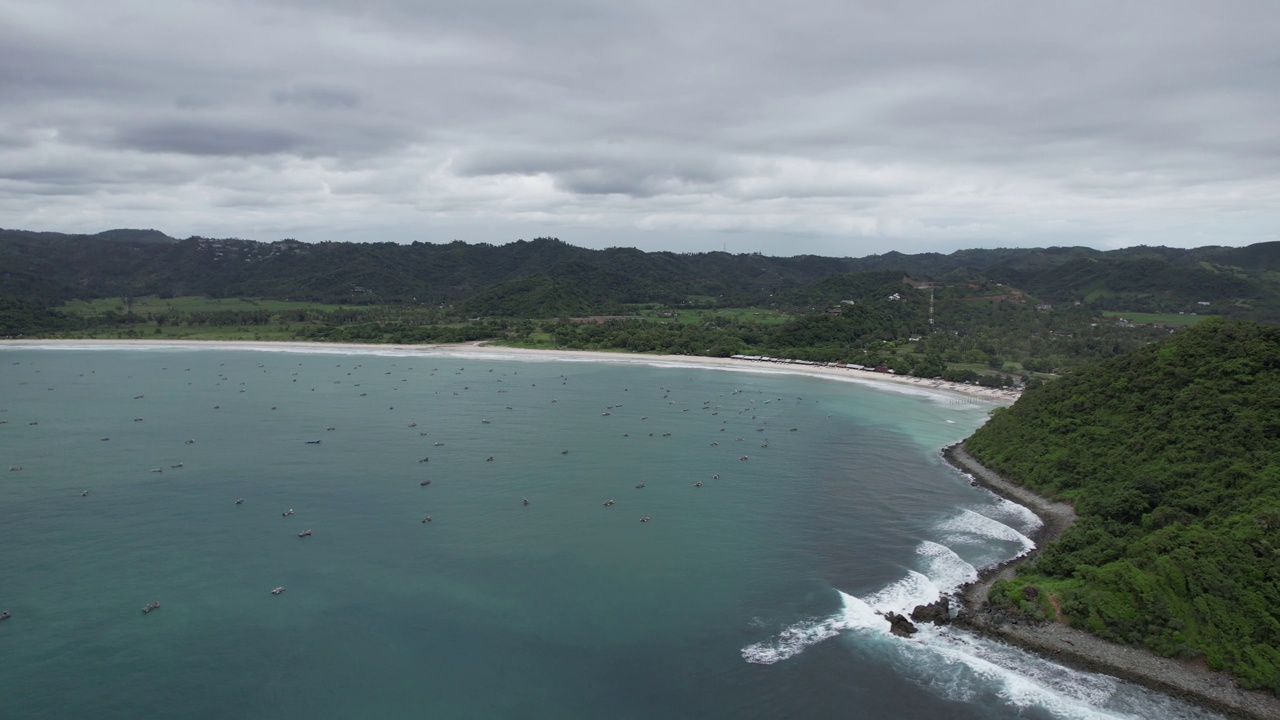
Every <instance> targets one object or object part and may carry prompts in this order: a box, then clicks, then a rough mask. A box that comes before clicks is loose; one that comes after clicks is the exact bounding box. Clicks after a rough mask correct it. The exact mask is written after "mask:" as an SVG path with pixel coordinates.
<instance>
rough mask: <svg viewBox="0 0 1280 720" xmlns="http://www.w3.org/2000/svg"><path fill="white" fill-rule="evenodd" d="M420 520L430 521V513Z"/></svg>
mask: <svg viewBox="0 0 1280 720" xmlns="http://www.w3.org/2000/svg"><path fill="white" fill-rule="evenodd" d="M422 522H424V523H429V522H431V516H430V515H428V516H426V517H424V518H422Z"/></svg>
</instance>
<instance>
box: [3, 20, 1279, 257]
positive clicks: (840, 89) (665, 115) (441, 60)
mask: <svg viewBox="0 0 1280 720" xmlns="http://www.w3.org/2000/svg"><path fill="white" fill-rule="evenodd" d="M690 6H693V7H690ZM1277 26H1280V5H1277V4H1275V3H1274V2H1271V0H1236V1H1232V0H1223V1H1222V2H1216V3H1207V2H1190V1H1185V0H1159V1H1156V0H1135V1H1134V2H1129V3H1114V2H1090V1H1088V0H1085V1H1082V2H1073V3H1048V2H1037V1H1033V2H1022V3H1009V2H968V3H953V2H946V1H945V0H931V1H926V0H917V1H910V0H908V1H905V2H903V1H892V2H890V1H888V0H883V1H879V0H864V1H863V2H857V3H852V2H845V1H839V2H823V1H814V0H806V1H805V2H801V3H798V4H797V3H791V4H783V3H776V2H756V1H755V0H737V1H735V2H715V1H709V2H700V3H687V2H679V3H677V2H664V1H662V0H658V1H653V0H647V1H646V2H632V3H622V2H618V3H597V2H586V1H585V0H545V1H544V2H540V3H523V2H513V1H512V0H480V1H476V2H467V3H456V2H420V1H418V0H365V1H364V2H362V3H359V4H356V3H349V2H337V1H336V0H328V1H314V0H307V1H305V2H304V1H303V0H239V1H234V2H233V1H231V0H227V1H225V2H208V1H196V0H166V1H165V2H159V1H158V0H155V1H148V2H144V1H142V0H34V1H28V0H11V1H10V2H6V3H4V4H2V5H0V224H3V225H4V226H5V227H21V228H28V229H41V230H62V231H68V232H77V231H93V232H96V231H98V230H102V229H106V228H109V227H138V226H142V227H155V228H158V229H161V230H164V231H166V232H168V233H170V234H172V235H177V236H186V235H190V234H201V235H217V236H239V237H251V238H255V239H264V240H270V239H277V238H281V237H296V238H299V239H303V240H326V239H334V240H391V241H396V242H409V241H413V240H424V241H433V242H447V241H449V240H452V239H455V238H457V239H462V240H467V241H472V242H494V243H502V242H508V241H511V240H514V239H517V238H531V237H535V236H540V235H553V236H557V237H560V238H562V239H564V240H567V241H569V242H572V243H574V244H579V245H585V246H591V247H606V246H611V245H635V246H639V247H642V248H645V249H667V250H689V251H702V250H711V249H721V248H727V249H729V250H730V251H739V252H742V251H761V252H765V253H769V254H778V255H790V254H796V253H802V252H812V253H819V254H828V255H865V254H870V253H877V252H884V251H887V250H891V249H896V250H904V251H921V250H951V249H956V248H960V247H973V246H997V245H1006V246H1008V245H1024V246H1025V245H1050V244H1085V245H1092V246H1095V247H1115V246H1121V245H1130V244H1138V243H1146V244H1167V245H1177V246H1194V245H1205V244H1225V245H1239V244H1246V243H1251V242H1259V241H1264V240H1275V239H1280V234H1278V227H1277V219H1278V218H1280V122H1277V121H1276V118H1277V117H1280V90H1277V88H1280V84H1278V83H1276V81H1275V79H1276V78H1277V77H1280V51H1277V50H1276V47H1277V46H1276V44H1275V42H1274V28H1275V27H1277Z"/></svg>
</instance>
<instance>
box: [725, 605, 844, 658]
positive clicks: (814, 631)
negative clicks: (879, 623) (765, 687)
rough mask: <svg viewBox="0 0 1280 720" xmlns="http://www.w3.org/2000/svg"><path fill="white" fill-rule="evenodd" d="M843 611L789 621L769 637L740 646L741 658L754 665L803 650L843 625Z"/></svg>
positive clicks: (836, 631) (837, 630)
mask: <svg viewBox="0 0 1280 720" xmlns="http://www.w3.org/2000/svg"><path fill="white" fill-rule="evenodd" d="M846 627H847V626H846V625H845V623H844V617H843V615H842V614H841V615H832V616H831V617H828V618H824V619H821V620H819V619H817V618H809V619H807V620H802V621H800V622H798V623H795V624H793V625H789V626H788V627H787V628H785V629H784V630H783V631H782V632H780V633H778V634H777V635H775V636H774V637H772V638H770V639H768V640H762V641H760V642H758V643H752V644H750V645H748V646H746V647H744V648H742V659H744V660H746V661H747V662H749V663H756V664H757V665H772V664H774V663H776V662H779V661H782V660H786V659H787V658H790V657H794V656H796V655H799V654H800V653H802V652H804V649H805V648H807V647H809V646H810V645H815V644H817V643H820V642H822V641H823V640H826V639H827V638H831V637H835V636H836V635H837V634H839V633H840V631H841V630H844V629H846Z"/></svg>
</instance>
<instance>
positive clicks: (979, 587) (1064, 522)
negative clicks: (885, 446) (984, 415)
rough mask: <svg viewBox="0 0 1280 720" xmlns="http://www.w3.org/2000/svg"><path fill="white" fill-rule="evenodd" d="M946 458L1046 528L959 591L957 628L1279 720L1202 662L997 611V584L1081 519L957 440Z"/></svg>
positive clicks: (1220, 709)
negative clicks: (1023, 550)
mask: <svg viewBox="0 0 1280 720" xmlns="http://www.w3.org/2000/svg"><path fill="white" fill-rule="evenodd" d="M941 454H942V457H943V459H945V460H946V461H947V462H948V463H949V464H950V465H951V466H952V467H953V468H955V469H956V470H958V471H960V472H961V473H964V474H965V475H967V476H968V477H970V478H971V480H972V482H973V483H974V484H975V485H977V486H979V487H982V488H985V489H987V490H989V491H991V492H993V493H995V494H996V495H999V496H1001V497H1003V498H1005V499H1007V500H1011V501H1013V502H1016V503H1018V504H1019V505H1023V506H1025V507H1027V508H1028V509H1030V510H1031V511H1032V512H1034V513H1035V514H1036V516H1037V517H1039V518H1040V520H1041V522H1043V523H1044V525H1043V526H1042V527H1041V529H1040V530H1039V531H1038V532H1036V533H1035V537H1033V538H1032V539H1033V540H1035V542H1036V548H1035V549H1034V550H1032V551H1031V552H1029V553H1027V554H1025V555H1023V556H1021V557H1018V558H1014V559H1013V560H1010V561H1009V562H1006V563H1002V564H1000V565H997V566H995V567H992V568H988V569H987V570H984V571H983V572H982V573H981V574H980V575H979V577H978V579H977V580H976V581H974V582H972V583H969V584H968V585H965V586H964V587H962V588H960V590H959V591H957V595H958V597H959V599H960V603H961V605H962V606H963V607H962V609H961V611H960V614H959V615H958V616H957V617H956V618H955V620H954V622H955V623H956V624H958V625H960V626H961V627H965V628H968V629H970V630H972V631H974V632H978V633H981V634H984V635H987V636H989V637H994V638H997V639H999V640H1002V641H1004V642H1007V643H1009V644H1011V645H1015V646H1017V647H1020V648H1023V649H1025V650H1029V651H1031V652H1034V653H1036V654H1037V655H1042V656H1044V657H1048V658H1051V659H1053V660H1056V661H1058V662H1061V663H1063V664H1064V665H1070V666H1073V667H1077V668H1080V669H1082V670H1086V671H1089V672H1097V673H1102V674H1105V675H1111V676H1112V677H1117V678H1120V679H1122V680H1126V681H1129V682H1132V683H1134V684H1137V685H1142V686H1143V687H1147V688H1150V689H1152V690H1156V691H1158V692H1162V693H1165V694H1167V695H1172V696H1173V697H1176V698H1178V699H1180V700H1184V701H1186V702H1189V703H1191V704H1194V705H1197V706H1199V707H1201V708H1204V709H1206V710H1210V711H1212V712H1216V713H1222V714H1224V715H1226V716H1228V717H1235V718H1247V719H1249V720H1267V719H1268V718H1277V717H1280V698H1276V697H1274V696H1272V695H1268V694H1266V693H1262V692H1257V691H1252V690H1244V689H1241V688H1239V687H1237V686H1236V684H1235V681H1234V680H1233V679H1232V678H1231V676H1230V675H1228V674H1227V673H1224V672H1214V671H1212V670H1209V669H1208V668H1207V667H1206V666H1204V665H1203V664H1196V663H1193V662H1188V661H1184V660H1175V659H1173V658H1167V657H1161V656H1159V655H1155V654H1153V653H1151V652H1149V651H1147V650H1145V649H1143V648H1138V647H1133V646H1129V645H1120V644H1117V643H1113V642H1111V641H1108V640H1103V639H1102V638H1099V637H1096V636H1094V635H1091V634H1089V633H1087V632H1085V631H1083V630H1079V629H1077V628H1073V627H1069V626H1067V625H1065V624H1062V623H1057V622H1044V623H1035V622H1031V621H1027V620H1018V619H1012V620H1011V619H1009V618H1007V617H1005V616H1003V614H999V613H995V612H991V610H990V609H989V608H988V607H987V592H988V591H989V589H990V588H991V585H992V584H993V583H994V582H995V581H996V580H998V579H1001V578H1009V577H1012V576H1013V574H1014V571H1015V570H1016V569H1017V567H1018V566H1019V565H1021V564H1022V563H1024V562H1026V561H1027V560H1029V559H1031V558H1033V557H1035V555H1036V553H1037V552H1039V550H1040V548H1041V547H1043V545H1044V544H1047V543H1050V542H1054V541H1056V540H1058V539H1059V538H1061V537H1062V534H1063V533H1064V532H1066V530H1067V528H1069V527H1071V525H1072V524H1073V523H1074V522H1075V520H1076V514H1075V510H1074V509H1072V508H1071V506H1069V505H1067V504H1065V503H1058V502H1053V501H1051V500H1049V499H1047V498H1044V497H1041V496H1039V495H1036V494H1035V493H1032V492H1031V491H1030V490H1027V489H1026V488H1024V487H1022V486H1020V485H1016V484H1014V483H1012V482H1010V481H1009V480H1007V479H1005V478H1003V477H1001V476H1000V475H999V474H997V473H995V472H994V471H992V470H991V469H989V468H987V467H985V466H983V465H982V464H981V463H979V462H978V461H977V460H976V459H975V458H974V457H973V456H971V455H969V453H967V452H965V449H964V443H963V442H958V443H955V444H954V445H949V446H947V447H946V448H943V449H942V452H941Z"/></svg>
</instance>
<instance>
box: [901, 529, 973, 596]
mask: <svg viewBox="0 0 1280 720" xmlns="http://www.w3.org/2000/svg"><path fill="white" fill-rule="evenodd" d="M916 554H917V555H919V556H921V557H922V558H924V564H925V567H924V569H923V572H924V574H925V575H927V576H928V577H929V580H930V581H932V582H933V584H934V586H935V587H937V588H938V592H939V594H941V595H947V594H950V593H953V592H955V591H956V590H959V589H960V587H961V586H962V585H965V584H967V583H971V582H974V581H976V580H977V579H978V569H977V568H975V567H974V566H973V565H970V564H969V563H968V562H966V561H965V560H964V558H961V557H960V556H959V555H957V554H956V552H955V551H954V550H952V549H951V548H949V547H947V546H946V545H939V544H938V543H936V542H930V541H928V540H925V541H924V542H922V543H920V546H919V547H917V548H916ZM934 599H935V600H936V599H937V598H934ZM929 602H932V600H930V601H929Z"/></svg>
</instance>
